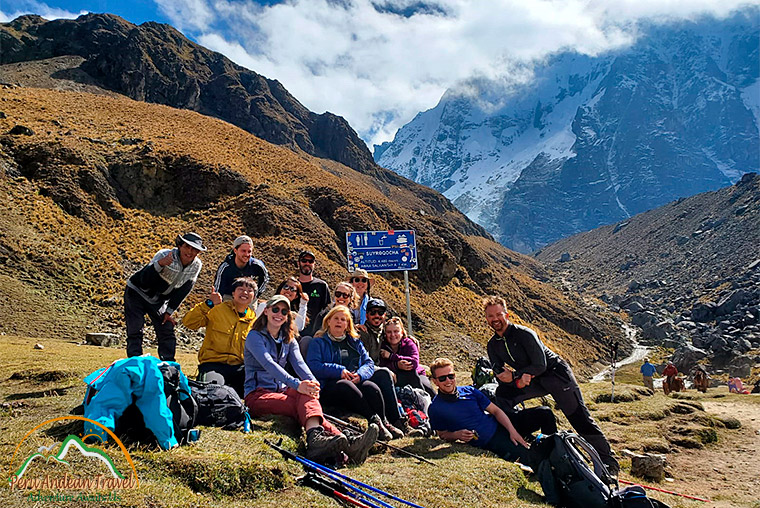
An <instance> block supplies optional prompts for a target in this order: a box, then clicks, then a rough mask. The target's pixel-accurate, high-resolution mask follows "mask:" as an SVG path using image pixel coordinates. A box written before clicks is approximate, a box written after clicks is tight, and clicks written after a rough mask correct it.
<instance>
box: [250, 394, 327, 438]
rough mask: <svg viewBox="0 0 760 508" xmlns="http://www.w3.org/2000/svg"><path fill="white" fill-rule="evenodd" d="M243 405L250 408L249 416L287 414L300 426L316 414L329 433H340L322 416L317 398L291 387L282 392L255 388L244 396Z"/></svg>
mask: <svg viewBox="0 0 760 508" xmlns="http://www.w3.org/2000/svg"><path fill="white" fill-rule="evenodd" d="M245 405H246V406H248V409H250V410H251V416H264V415H282V416H289V417H291V418H294V419H296V420H298V423H300V424H301V427H303V426H304V425H306V420H308V419H309V418H311V417H314V416H316V417H317V418H319V419H320V420H321V421H322V423H321V425H322V427H324V429H325V430H326V431H327V432H328V433H329V434H334V435H338V434H340V431H339V430H338V429H337V428H335V426H334V425H333V424H332V423H330V422H328V421H327V419H326V418H325V417H324V414H323V413H322V405H321V404H320V403H319V399H315V398H314V397H310V396H308V395H304V394H303V393H299V392H298V391H297V390H294V389H292V388H288V389H287V390H285V391H284V392H273V391H270V390H266V389H264V388H257V389H255V390H254V391H252V392H250V393H249V394H248V395H246V396H245Z"/></svg>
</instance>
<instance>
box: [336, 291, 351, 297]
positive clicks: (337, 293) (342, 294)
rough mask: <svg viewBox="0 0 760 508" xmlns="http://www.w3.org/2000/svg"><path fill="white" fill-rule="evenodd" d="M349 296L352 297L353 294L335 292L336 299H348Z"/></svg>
mask: <svg viewBox="0 0 760 508" xmlns="http://www.w3.org/2000/svg"><path fill="white" fill-rule="evenodd" d="M349 296H351V293H344V292H343V291H336V292H335V298H348V297H349Z"/></svg>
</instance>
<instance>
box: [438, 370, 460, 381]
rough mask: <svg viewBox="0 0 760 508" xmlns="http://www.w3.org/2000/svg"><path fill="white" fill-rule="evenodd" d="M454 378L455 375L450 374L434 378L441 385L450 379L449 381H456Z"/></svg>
mask: <svg viewBox="0 0 760 508" xmlns="http://www.w3.org/2000/svg"><path fill="white" fill-rule="evenodd" d="M456 377H457V375H456V374H454V373H453V372H452V373H451V374H444V375H443V376H436V379H437V380H438V382H439V383H443V382H444V381H446V380H447V379H450V380H452V381H454V379H456Z"/></svg>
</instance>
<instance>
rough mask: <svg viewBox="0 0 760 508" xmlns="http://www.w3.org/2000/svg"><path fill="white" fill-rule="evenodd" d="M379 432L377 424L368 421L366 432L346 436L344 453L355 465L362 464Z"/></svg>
mask: <svg viewBox="0 0 760 508" xmlns="http://www.w3.org/2000/svg"><path fill="white" fill-rule="evenodd" d="M379 433H380V429H378V428H377V425H375V424H374V423H370V424H369V427H367V432H365V433H364V434H359V435H353V436H350V437H348V448H346V455H348V458H349V459H350V460H351V462H353V463H354V464H356V465H359V464H363V463H364V461H365V460H367V454H369V450H370V448H372V445H374V444H375V441H377V435H378V434H379Z"/></svg>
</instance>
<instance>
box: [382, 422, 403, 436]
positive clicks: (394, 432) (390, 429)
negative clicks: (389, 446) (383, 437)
mask: <svg viewBox="0 0 760 508" xmlns="http://www.w3.org/2000/svg"><path fill="white" fill-rule="evenodd" d="M383 425H385V428H386V429H388V432H390V433H391V435H393V439H401V438H402V437H404V431H402V430H401V429H399V428H398V427H394V426H393V425H391V424H390V422H389V421H388V420H387V419H385V420H383Z"/></svg>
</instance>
